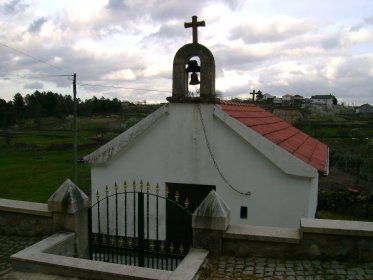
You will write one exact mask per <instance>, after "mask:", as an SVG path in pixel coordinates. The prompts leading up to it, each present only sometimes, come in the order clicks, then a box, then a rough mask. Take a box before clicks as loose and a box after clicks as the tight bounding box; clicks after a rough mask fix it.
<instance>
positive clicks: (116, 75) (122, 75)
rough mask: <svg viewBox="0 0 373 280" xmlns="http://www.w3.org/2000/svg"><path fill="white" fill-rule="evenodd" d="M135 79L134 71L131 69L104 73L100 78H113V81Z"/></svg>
mask: <svg viewBox="0 0 373 280" xmlns="http://www.w3.org/2000/svg"><path fill="white" fill-rule="evenodd" d="M135 79H136V75H135V73H133V71H132V70H131V69H122V70H117V71H112V72H110V73H108V74H105V75H104V76H103V77H102V80H113V81H121V80H125V81H132V80H135Z"/></svg>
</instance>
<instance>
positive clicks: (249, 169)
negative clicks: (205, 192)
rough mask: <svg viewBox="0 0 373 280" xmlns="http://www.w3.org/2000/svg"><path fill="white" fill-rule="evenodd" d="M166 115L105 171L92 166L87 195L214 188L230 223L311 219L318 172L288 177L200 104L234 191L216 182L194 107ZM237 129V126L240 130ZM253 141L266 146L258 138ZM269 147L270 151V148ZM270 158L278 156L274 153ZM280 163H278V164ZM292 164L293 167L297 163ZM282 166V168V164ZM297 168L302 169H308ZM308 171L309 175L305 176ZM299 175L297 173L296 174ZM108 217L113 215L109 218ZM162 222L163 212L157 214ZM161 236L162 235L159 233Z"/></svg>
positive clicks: (295, 224) (178, 107) (175, 107)
mask: <svg viewBox="0 0 373 280" xmlns="http://www.w3.org/2000/svg"><path fill="white" fill-rule="evenodd" d="M168 106H169V111H168V115H167V116H166V117H164V118H162V119H161V120H160V121H159V122H157V123H156V124H154V125H153V126H152V127H150V128H149V129H148V130H147V131H146V132H145V133H144V134H142V135H141V136H140V137H138V138H137V139H136V141H135V142H134V143H132V144H130V145H129V146H128V147H126V149H125V150H124V151H122V152H121V153H120V154H119V155H118V156H116V157H115V158H114V159H112V160H111V161H110V162H109V163H108V164H107V166H94V165H93V166H92V170H91V174H92V194H95V193H96V191H97V190H99V192H100V193H101V194H104V187H105V186H106V185H108V186H111V188H110V189H111V191H110V192H113V187H112V186H114V183H115V182H118V183H119V184H122V183H123V181H124V180H127V183H128V185H129V186H132V180H134V179H135V180H137V181H139V180H140V179H142V180H143V181H145V182H146V181H149V182H150V184H151V185H152V186H154V185H155V184H157V183H158V184H159V185H160V187H161V191H160V193H161V194H164V192H165V189H164V186H165V183H166V182H170V183H186V184H205V185H216V190H217V192H218V193H219V194H220V196H221V197H222V198H223V199H224V200H225V201H226V202H227V204H228V205H229V207H230V208H231V211H232V212H231V223H233V224H249V225H264V226H278V227H291V228H299V225H300V219H301V218H302V217H308V218H310V217H314V213H315V210H316V203H317V184H318V178H317V172H316V171H315V172H314V173H315V174H316V175H315V176H314V178H310V176H296V175H289V174H287V173H286V172H284V171H283V170H281V169H280V168H279V167H278V166H276V165H275V164H274V163H273V161H272V159H269V158H267V157H266V156H264V155H263V151H258V150H257V148H254V146H255V145H254V146H253V145H251V144H249V143H248V142H247V141H246V140H245V139H243V138H242V137H241V136H240V135H238V134H237V133H236V132H235V131H234V130H232V128H230V127H229V126H228V125H227V124H226V123H224V122H222V121H221V120H220V119H218V118H217V117H216V116H214V105H213V104H201V105H200V106H201V110H202V114H203V119H204V122H205V125H206V131H207V136H208V139H209V141H210V143H211V148H212V151H213V155H214V157H215V159H216V162H217V163H218V166H219V168H220V170H221V171H222V173H223V174H224V176H225V177H226V179H227V180H228V181H229V183H230V184H231V185H232V186H234V187H235V188H237V189H238V190H239V191H241V192H247V191H250V192H251V193H252V194H251V196H249V197H247V196H243V195H240V194H238V193H237V192H235V191H233V190H232V189H231V188H230V187H229V186H227V185H226V184H225V182H224V181H223V180H222V178H221V177H220V176H219V174H218V172H217V170H216V168H215V167H214V165H213V161H212V159H211V156H210V154H209V152H208V149H207V146H206V143H205V138H204V134H203V130H202V126H201V120H200V116H199V111H198V107H197V106H198V105H197V104H185V103H180V104H177V103H171V104H169V105H168ZM240 125H241V124H240ZM257 140H258V141H268V140H266V139H263V138H262V137H261V136H259V135H258V139H257ZM272 146H273V145H272ZM273 156H277V157H278V155H277V154H276V153H273ZM276 160H277V161H279V160H280V161H281V160H282V159H281V158H277V159H276ZM296 163H297V162H296ZM283 164H287V162H286V159H284V162H283ZM302 164H304V163H303V162H302V163H299V164H298V165H299V166H298V167H297V168H299V170H300V171H302V170H301V169H302V168H304V169H307V168H308V169H309V168H310V167H309V166H308V165H307V166H305V164H304V166H303V165H302ZM308 171H309V170H308ZM301 173H302V172H300V174H301ZM241 206H247V207H248V219H245V220H242V219H240V207H241ZM112 214H113V213H112ZM161 215H162V217H161V219H162V220H163V221H164V212H163V213H161ZM163 234H164V232H163Z"/></svg>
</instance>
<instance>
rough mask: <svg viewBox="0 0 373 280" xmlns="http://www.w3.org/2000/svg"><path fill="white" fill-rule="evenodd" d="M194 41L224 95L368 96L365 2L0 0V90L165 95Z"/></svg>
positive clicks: (372, 58)
mask: <svg viewBox="0 0 373 280" xmlns="http://www.w3.org/2000/svg"><path fill="white" fill-rule="evenodd" d="M192 15H197V16H198V19H199V20H205V22H206V27H201V28H199V42H200V43H201V44H203V45H205V46H206V47H208V48H209V49H210V50H211V51H212V53H213V55H214V57H215V63H216V89H218V90H220V91H221V92H222V93H223V97H224V98H225V99H229V98H231V97H241V98H247V97H248V93H249V92H250V91H252V90H253V89H256V90H258V89H260V90H261V91H262V92H268V93H271V94H273V95H277V96H281V95H284V94H300V95H303V96H305V97H310V96H311V95H315V94H329V93H332V94H334V95H335V96H336V97H337V98H338V100H339V101H344V102H346V103H347V104H353V105H361V104H364V103H370V104H373V1H372V0H327V1H326V0H313V1H311V0H302V1H300V0H282V1H278V0H247V1H243V0H214V1H212V0H189V1H181V0H180V1H178V0H79V1H77V0H53V1H51V0H0V98H3V99H7V100H10V99H11V98H12V96H13V95H14V94H15V93H16V92H20V93H22V94H23V95H25V94H27V93H32V92H34V91H35V90H40V91H49V90H52V91H54V92H59V93H62V94H71V92H72V81H71V78H69V77H65V76H53V75H66V74H72V73H76V74H77V77H78V96H79V97H80V98H82V99H86V98H91V97H92V96H94V95H95V96H97V97H100V96H104V97H107V98H113V97H117V98H119V99H122V100H130V101H138V100H146V101H147V102H148V103H151V102H164V101H165V98H166V97H167V96H170V95H171V87H172V80H171V76H172V61H173V57H174V55H175V53H176V51H177V50H178V49H179V48H180V47H181V46H183V45H184V44H186V43H190V42H191V41H192V35H191V33H192V32H191V30H190V29H184V26H183V23H184V22H185V21H188V22H189V21H191V16H192Z"/></svg>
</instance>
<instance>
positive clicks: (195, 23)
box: [184, 16, 205, 43]
mask: <svg viewBox="0 0 373 280" xmlns="http://www.w3.org/2000/svg"><path fill="white" fill-rule="evenodd" d="M199 26H205V21H204V20H203V21H197V16H192V22H184V27H185V28H189V27H192V28H193V43H198V33H197V28H198V27H199Z"/></svg>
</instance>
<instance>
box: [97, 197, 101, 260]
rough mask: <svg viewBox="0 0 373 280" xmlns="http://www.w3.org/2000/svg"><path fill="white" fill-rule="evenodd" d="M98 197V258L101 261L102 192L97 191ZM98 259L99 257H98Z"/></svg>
mask: <svg viewBox="0 0 373 280" xmlns="http://www.w3.org/2000/svg"><path fill="white" fill-rule="evenodd" d="M96 198H97V226H98V238H97V240H98V244H99V245H98V259H99V261H101V240H102V239H101V219H100V218H101V217H100V194H99V192H98V191H97V193H96ZM96 259H97V258H96Z"/></svg>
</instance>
